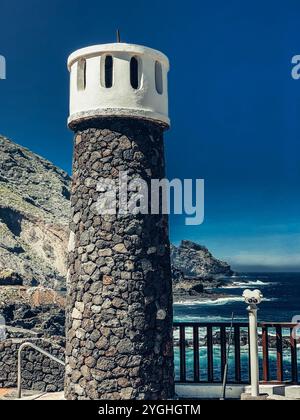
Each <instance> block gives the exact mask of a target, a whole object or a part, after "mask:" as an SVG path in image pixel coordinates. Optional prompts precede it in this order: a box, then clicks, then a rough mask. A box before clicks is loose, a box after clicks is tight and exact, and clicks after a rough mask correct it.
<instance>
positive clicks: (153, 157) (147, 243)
mask: <svg viewBox="0 0 300 420" xmlns="http://www.w3.org/2000/svg"><path fill="white" fill-rule="evenodd" d="M163 149H164V146H163V135H162V129H161V128H160V127H158V126H157V125H155V124H151V123H150V122H143V121H139V120H134V119H113V120H102V122H95V121H94V122H93V121H90V122H88V123H86V125H81V126H80V127H78V128H77V132H76V134H75V150H74V163H73V186H72V196H71V207H72V222H71V237H70V245H69V247H70V257H69V258H70V262H69V274H68V281H67V283H68V299H67V347H66V356H67V358H66V362H67V365H66V396H67V398H68V399H105V398H107V399H166V398H172V397H173V395H174V378H173V375H174V367H173V338H172V283H171V270H170V245H169V238H168V218H167V216H165V215H161V214H157V215H141V214H138V215H133V214H129V215H120V214H118V215H100V214H99V212H97V202H98V198H99V196H100V193H99V192H98V191H97V184H98V182H99V180H100V178H102V177H104V178H108V179H113V180H116V181H118V177H119V172H120V171H127V172H128V177H129V180H130V179H133V178H135V177H140V178H142V179H143V180H145V181H146V182H147V184H148V185H150V182H151V179H152V178H155V179H161V178H164V176H165V163H164V150H163ZM149 204H150V203H149Z"/></svg>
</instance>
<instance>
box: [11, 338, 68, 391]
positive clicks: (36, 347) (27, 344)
mask: <svg viewBox="0 0 300 420" xmlns="http://www.w3.org/2000/svg"><path fill="white" fill-rule="evenodd" d="M25 347H31V348H33V349H34V350H36V351H38V352H39V353H41V354H43V355H44V356H46V357H49V359H52V360H54V361H55V362H57V363H59V364H60V365H62V366H65V363H64V362H63V361H62V360H60V359H59V358H58V357H55V356H53V355H52V354H50V353H48V352H47V351H46V350H44V349H42V348H41V347H38V346H36V345H35V344H33V343H30V342H29V341H28V342H25V343H22V344H21V345H20V347H19V350H18V385H17V398H21V397H22V351H23V350H24V348H25Z"/></svg>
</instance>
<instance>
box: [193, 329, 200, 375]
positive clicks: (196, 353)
mask: <svg viewBox="0 0 300 420" xmlns="http://www.w3.org/2000/svg"><path fill="white" fill-rule="evenodd" d="M193 346H194V382H199V380H200V361H199V328H198V327H197V326H195V327H193Z"/></svg>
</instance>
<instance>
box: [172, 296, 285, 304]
mask: <svg viewBox="0 0 300 420" xmlns="http://www.w3.org/2000/svg"><path fill="white" fill-rule="evenodd" d="M276 300H277V299H275V298H264V299H263V301H264V302H272V301H276ZM231 302H244V298H243V297H242V296H228V297H221V298H217V299H209V298H203V299H200V300H195V299H193V300H192V299H185V300H181V301H180V300H179V301H177V302H174V305H175V306H176V305H177V306H179V305H184V306H195V305H226V304H227V303H231Z"/></svg>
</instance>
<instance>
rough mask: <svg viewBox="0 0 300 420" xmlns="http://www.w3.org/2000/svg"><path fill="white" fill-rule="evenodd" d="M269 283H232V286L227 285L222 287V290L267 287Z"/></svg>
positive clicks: (259, 281) (257, 281)
mask: <svg viewBox="0 0 300 420" xmlns="http://www.w3.org/2000/svg"><path fill="white" fill-rule="evenodd" d="M270 284H271V283H267V282H264V281H261V280H254V281H234V282H233V283H232V284H228V285H226V286H223V288H224V289H243V288H245V287H250V288H251V287H258V286H260V287H262V286H268V285H270Z"/></svg>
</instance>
